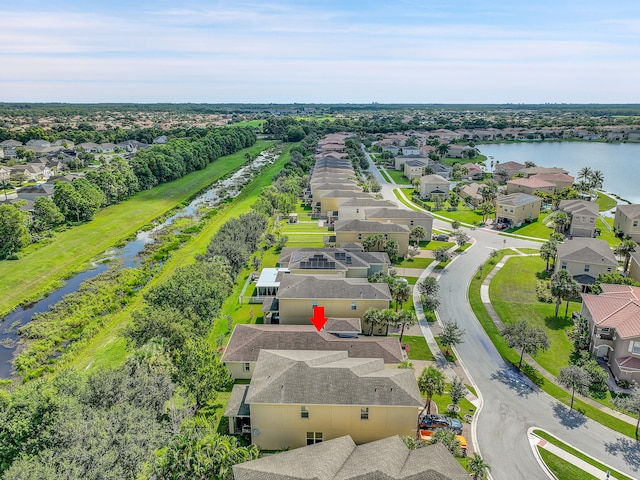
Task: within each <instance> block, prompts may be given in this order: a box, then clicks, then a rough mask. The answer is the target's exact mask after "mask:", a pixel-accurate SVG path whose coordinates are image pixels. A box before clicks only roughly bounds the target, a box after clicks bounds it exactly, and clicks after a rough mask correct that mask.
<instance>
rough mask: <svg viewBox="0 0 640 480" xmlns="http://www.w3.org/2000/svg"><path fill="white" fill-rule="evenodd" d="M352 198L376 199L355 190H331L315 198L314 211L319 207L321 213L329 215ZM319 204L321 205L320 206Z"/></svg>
mask: <svg viewBox="0 0 640 480" xmlns="http://www.w3.org/2000/svg"><path fill="white" fill-rule="evenodd" d="M351 198H374V197H373V195H371V194H370V193H365V192H358V191H354V190H331V191H329V192H325V193H323V194H322V195H319V196H318V198H317V199H316V197H314V199H313V202H314V210H315V209H317V208H318V207H319V210H320V213H322V214H325V215H326V214H329V213H330V212H337V211H338V206H339V205H340V204H341V203H342V202H344V201H347V200H349V199H351ZM318 204H319V205H318Z"/></svg>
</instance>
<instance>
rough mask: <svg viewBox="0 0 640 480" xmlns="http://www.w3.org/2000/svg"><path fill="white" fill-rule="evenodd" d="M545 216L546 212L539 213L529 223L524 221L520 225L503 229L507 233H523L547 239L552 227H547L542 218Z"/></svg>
mask: <svg viewBox="0 0 640 480" xmlns="http://www.w3.org/2000/svg"><path fill="white" fill-rule="evenodd" d="M545 217H547V213H542V212H541V213H540V216H539V217H538V219H537V220H535V221H534V222H531V223H524V224H523V225H522V226H520V227H513V228H509V229H508V230H505V231H506V232H507V233H513V234H516V235H524V236H526V237H535V238H541V239H543V240H549V236H550V235H551V234H552V233H553V229H552V228H550V227H547V226H546V225H545V224H544V223H543V220H544V218H545Z"/></svg>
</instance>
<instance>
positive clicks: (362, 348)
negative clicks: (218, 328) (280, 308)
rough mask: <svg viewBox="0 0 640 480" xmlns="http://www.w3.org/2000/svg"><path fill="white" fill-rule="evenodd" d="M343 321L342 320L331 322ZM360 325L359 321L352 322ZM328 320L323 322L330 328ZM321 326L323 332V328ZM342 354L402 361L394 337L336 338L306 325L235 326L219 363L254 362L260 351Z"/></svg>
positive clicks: (400, 351)
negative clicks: (305, 351)
mask: <svg viewBox="0 0 640 480" xmlns="http://www.w3.org/2000/svg"><path fill="white" fill-rule="evenodd" d="M334 320H336V321H337V320H344V319H334ZM354 320H357V321H358V325H359V324H360V319H354ZM330 321H331V319H329V321H328V322H327V326H329V325H330ZM327 326H325V329H326V328H327ZM263 349H264V350H316V351H323V352H326V351H339V350H344V351H346V352H347V353H348V354H349V356H350V357H354V358H381V359H382V360H383V361H384V363H389V364H397V363H400V362H402V360H403V355H402V349H401V347H400V342H399V341H398V338H397V337H374V336H371V337H358V338H338V337H335V336H333V335H331V334H329V333H326V332H318V331H317V330H316V328H315V327H314V326H313V325H311V324H309V325H242V324H239V325H236V327H235V328H234V330H233V333H232V334H231V338H230V339H229V343H228V344H227V347H226V348H225V351H224V354H223V355H222V361H223V362H255V361H256V360H258V354H259V353H260V350H263Z"/></svg>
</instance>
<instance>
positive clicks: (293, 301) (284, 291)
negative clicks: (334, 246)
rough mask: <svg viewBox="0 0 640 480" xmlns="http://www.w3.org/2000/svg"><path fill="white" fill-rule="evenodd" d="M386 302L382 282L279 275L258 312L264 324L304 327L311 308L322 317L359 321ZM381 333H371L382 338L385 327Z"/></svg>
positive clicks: (386, 290) (388, 294)
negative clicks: (274, 291)
mask: <svg viewBox="0 0 640 480" xmlns="http://www.w3.org/2000/svg"><path fill="white" fill-rule="evenodd" d="M390 302H391V291H390V290H389V285H387V284H386V283H369V282H368V281H367V279H366V278H343V277H335V276H332V275H283V276H282V278H281V279H280V285H279V288H278V293H277V294H276V296H275V297H268V298H266V299H265V301H264V303H263V305H262V311H263V312H264V313H265V323H280V324H283V325H308V324H309V318H310V317H312V316H313V313H314V312H313V307H315V306H321V307H324V315H325V316H326V317H336V318H360V319H362V316H363V315H364V312H366V311H367V310H368V309H369V308H370V307H373V308H376V309H378V310H384V309H385V308H389V304H390ZM362 328H363V330H364V326H362ZM381 330H382V331H377V330H376V331H375V332H374V333H376V334H382V335H384V334H385V332H386V328H385V329H381Z"/></svg>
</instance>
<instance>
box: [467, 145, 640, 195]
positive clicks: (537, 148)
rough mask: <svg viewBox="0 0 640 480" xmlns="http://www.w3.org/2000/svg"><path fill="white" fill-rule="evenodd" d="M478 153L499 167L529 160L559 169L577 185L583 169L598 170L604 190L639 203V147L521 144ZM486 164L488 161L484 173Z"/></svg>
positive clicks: (486, 148)
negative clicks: (498, 163)
mask: <svg viewBox="0 0 640 480" xmlns="http://www.w3.org/2000/svg"><path fill="white" fill-rule="evenodd" d="M478 149H479V150H480V152H481V153H482V154H483V155H486V156H487V157H489V156H492V157H493V158H494V161H496V160H499V161H500V163H505V162H509V161H513V162H518V163H524V162H525V161H527V160H529V161H532V162H533V163H535V164H536V165H538V166H539V167H561V168H564V169H565V170H567V171H568V172H569V175H572V176H574V177H576V181H577V176H578V170H580V169H581V168H582V167H589V168H591V169H593V170H600V171H601V172H602V173H603V174H604V186H603V190H605V191H607V192H612V193H615V194H617V195H619V196H620V197H622V198H623V199H625V200H629V201H630V202H631V203H640V188H638V186H639V185H640V144H638V143H591V142H539V143H534V142H532V143H528V142H523V143H502V144H486V145H478ZM489 163H490V162H489V161H487V169H489V168H490V166H489ZM494 168H495V166H494Z"/></svg>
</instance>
